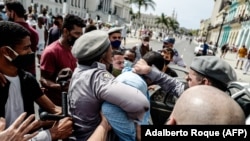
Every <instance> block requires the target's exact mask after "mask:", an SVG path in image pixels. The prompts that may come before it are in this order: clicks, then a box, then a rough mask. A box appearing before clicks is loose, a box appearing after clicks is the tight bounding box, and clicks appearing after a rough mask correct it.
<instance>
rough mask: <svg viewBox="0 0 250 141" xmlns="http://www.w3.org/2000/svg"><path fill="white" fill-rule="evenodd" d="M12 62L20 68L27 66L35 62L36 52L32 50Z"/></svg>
mask: <svg viewBox="0 0 250 141" xmlns="http://www.w3.org/2000/svg"><path fill="white" fill-rule="evenodd" d="M11 62H12V63H13V64H14V65H15V66H16V67H17V68H19V69H23V68H26V67H28V66H31V65H32V64H34V63H35V53H34V52H32V53H30V54H26V55H18V56H17V57H16V58H15V59H13V60H12V61H11Z"/></svg>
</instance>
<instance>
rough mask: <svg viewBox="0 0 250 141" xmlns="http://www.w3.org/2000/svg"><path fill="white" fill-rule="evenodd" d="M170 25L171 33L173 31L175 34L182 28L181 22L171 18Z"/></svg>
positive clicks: (169, 19)
mask: <svg viewBox="0 0 250 141" xmlns="http://www.w3.org/2000/svg"><path fill="white" fill-rule="evenodd" d="M168 25H169V31H170V30H172V31H173V32H175V31H176V30H177V29H178V28H179V27H180V24H179V22H178V21H176V20H175V19H173V18H170V17H169V18H168Z"/></svg>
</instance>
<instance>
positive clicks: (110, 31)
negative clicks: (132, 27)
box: [108, 27, 122, 35]
mask: <svg viewBox="0 0 250 141" xmlns="http://www.w3.org/2000/svg"><path fill="white" fill-rule="evenodd" d="M117 32H120V33H121V32H122V27H113V28H110V29H109V30H108V34H109V35H110V34H112V33H117Z"/></svg>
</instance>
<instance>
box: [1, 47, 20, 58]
mask: <svg viewBox="0 0 250 141" xmlns="http://www.w3.org/2000/svg"><path fill="white" fill-rule="evenodd" d="M0 52H1V54H2V55H5V56H9V57H11V58H15V57H16V56H17V55H18V54H15V52H14V50H13V51H12V50H11V49H10V47H7V46H4V47H1V48H0Z"/></svg>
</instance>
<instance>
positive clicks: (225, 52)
mask: <svg viewBox="0 0 250 141" xmlns="http://www.w3.org/2000/svg"><path fill="white" fill-rule="evenodd" d="M228 50H229V47H228V43H226V44H224V45H223V46H222V47H221V56H220V58H225V56H226V54H227V51H228Z"/></svg>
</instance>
